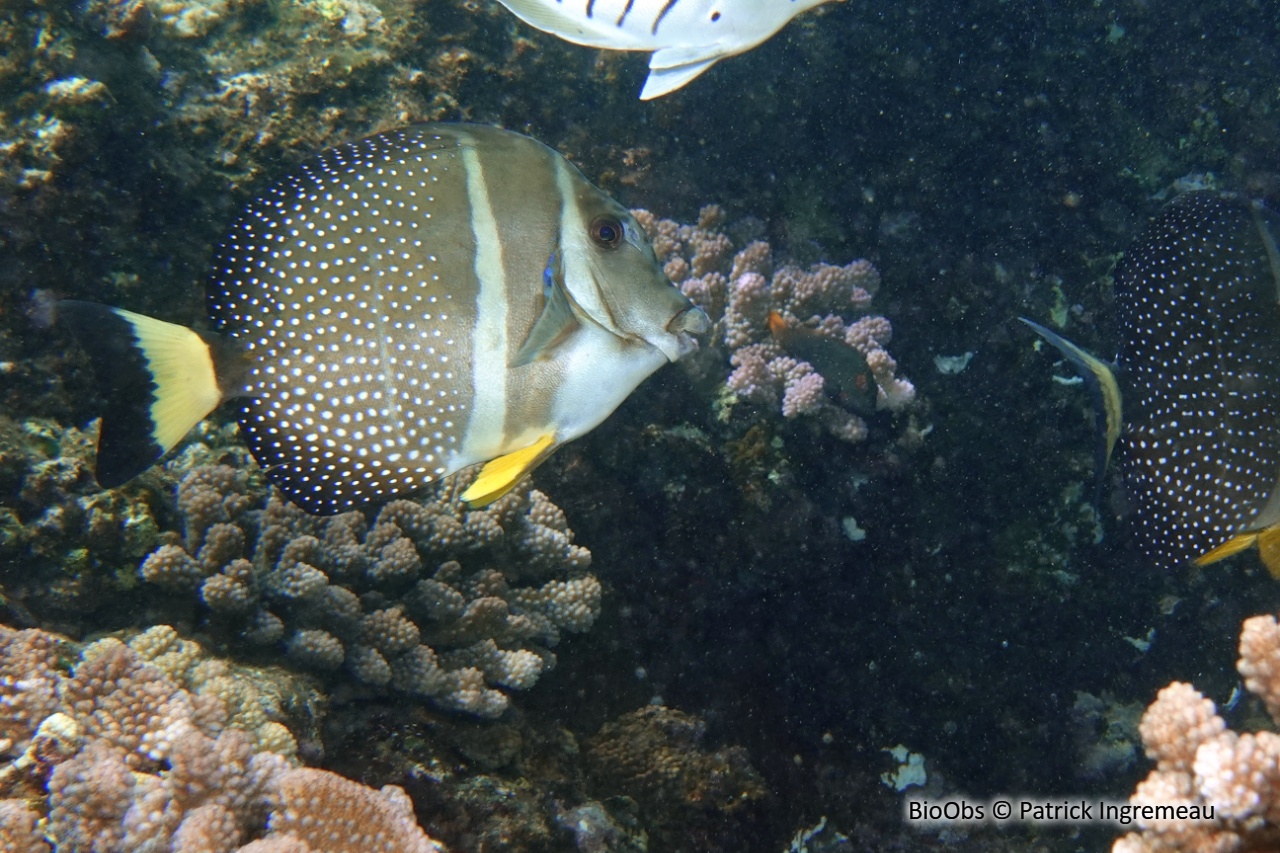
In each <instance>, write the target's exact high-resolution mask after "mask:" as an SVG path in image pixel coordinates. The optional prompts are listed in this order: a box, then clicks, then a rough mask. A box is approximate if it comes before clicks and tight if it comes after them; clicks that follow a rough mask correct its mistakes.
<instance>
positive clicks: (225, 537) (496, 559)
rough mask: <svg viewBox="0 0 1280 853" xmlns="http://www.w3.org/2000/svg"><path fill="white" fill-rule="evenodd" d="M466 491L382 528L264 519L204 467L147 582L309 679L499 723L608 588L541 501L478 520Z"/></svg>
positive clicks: (379, 524) (243, 488)
mask: <svg viewBox="0 0 1280 853" xmlns="http://www.w3.org/2000/svg"><path fill="white" fill-rule="evenodd" d="M465 486H466V482H465V479H457V478H455V481H454V482H451V483H449V484H446V485H442V486H439V487H438V488H437V489H436V491H435V492H434V493H431V494H429V495H428V496H427V497H425V498H424V499H422V500H418V501H408V500H398V501H393V502H391V503H389V504H387V505H386V506H385V507H383V508H382V510H381V511H380V512H379V513H378V515H377V517H376V518H375V519H374V520H373V522H372V524H370V523H368V522H367V521H366V519H365V517H364V516H363V515H361V514H360V513H354V512H353V513H347V514H344V515H339V516H335V517H333V518H328V519H320V518H315V517H312V516H308V515H306V514H305V513H303V512H302V511H301V510H299V509H298V508H296V507H294V506H291V505H289V504H286V503H284V502H283V501H281V500H280V499H279V498H277V497H272V498H270V499H269V500H267V501H266V503H265V506H263V505H262V498H261V495H260V494H256V493H253V492H252V491H251V490H250V488H249V485H248V479H247V477H246V476H245V475H244V473H243V472H239V471H236V470H233V469H231V468H228V467H225V466H207V467H199V468H196V469H193V470H192V471H191V472H190V473H189V474H188V475H187V477H186V478H185V479H184V480H183V482H182V485H181V486H180V488H179V491H178V505H179V509H180V511H181V513H182V515H183V517H184V519H185V535H184V536H183V537H182V538H181V539H179V538H178V537H176V536H175V537H170V538H169V541H167V542H166V543H165V544H164V545H162V546H161V547H160V548H158V549H157V550H156V551H154V552H153V553H152V554H151V555H150V556H148V557H147V558H146V560H144V561H143V563H142V567H141V572H142V576H143V577H144V578H145V579H146V580H147V581H149V582H151V583H153V584H157V585H160V586H163V587H166V588H169V589H172V590H177V591H183V590H185V591H189V592H192V593H193V594H198V595H199V596H200V597H201V598H202V600H203V602H204V604H205V605H207V607H208V608H209V610H210V611H211V615H212V617H213V620H214V621H215V622H216V623H217V624H219V625H221V626H223V627H227V628H232V629H235V630H237V631H238V632H239V633H240V635H241V636H243V637H245V638H247V639H249V640H251V641H253V642H255V643H257V644H260V645H274V644H277V643H280V644H283V647H284V648H285V649H286V650H287V654H288V656H289V658H290V659H292V660H293V661H294V662H296V663H298V664H300V665H302V666H305V667H308V668H310V669H313V670H317V671H322V672H323V671H334V670H339V669H343V668H345V670H346V671H347V672H348V673H350V674H351V675H352V676H354V677H355V678H356V679H357V680H358V681H360V682H362V683H364V684H366V685H370V686H373V687H383V686H386V687H390V688H393V689H396V690H400V691H403V692H407V693H410V694H413V695H418V696H426V697H430V698H431V699H433V700H434V701H435V702H436V703H438V704H439V705H441V706H442V707H445V708H450V709H455V710H462V711H467V712H469V713H473V714H477V715H479V716H482V717H496V716H498V715H499V714H501V713H502V712H503V711H504V710H505V709H506V707H507V704H508V698H507V696H506V694H505V693H504V692H503V691H504V690H511V689H517V690H518V689H524V688H528V687H531V686H532V685H533V684H534V682H536V681H537V679H538V676H539V675H541V674H542V672H544V671H545V670H546V669H547V668H548V667H550V666H552V665H554V662H555V657H554V655H553V654H552V653H551V651H550V649H551V647H553V646H555V645H556V644H557V643H558V642H559V639H560V634H561V632H562V631H585V630H586V629H588V628H589V627H590V626H591V624H592V623H593V622H594V621H595V619H596V617H597V616H598V615H599V611H600V584H599V582H598V581H597V580H596V579H595V577H594V576H593V575H591V574H590V573H588V572H587V571H586V570H587V567H588V566H589V565H590V560H591V555H590V553H589V552H588V551H587V550H586V549H585V548H582V547H579V546H577V545H574V544H573V541H572V539H573V534H572V531H570V530H569V527H568V524H567V522H566V520H565V517H564V514H563V513H562V512H561V511H560V509H559V508H558V507H556V506H555V505H554V504H552V503H551V502H550V501H549V500H548V499H547V497H546V496H545V495H543V494H542V493H541V492H538V491H537V490H534V489H529V488H524V489H518V490H516V491H515V492H512V493H511V494H509V495H507V496H505V497H503V498H501V499H500V500H498V501H497V502H495V503H494V504H492V505H490V506H489V507H487V508H486V509H483V510H467V509H466V508H465V506H464V505H463V504H462V503H461V502H460V501H459V500H458V497H457V495H458V493H459V491H460V490H461V489H462V488H465Z"/></svg>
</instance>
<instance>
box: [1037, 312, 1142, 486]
mask: <svg viewBox="0 0 1280 853" xmlns="http://www.w3.org/2000/svg"><path fill="white" fill-rule="evenodd" d="M1018 319H1019V320H1021V321H1022V322H1023V323H1026V324H1027V325H1028V326H1030V327H1031V328H1032V329H1034V330H1035V332H1036V334H1038V335H1039V336H1040V337H1042V338H1044V339H1045V340H1046V341H1048V342H1049V343H1050V344H1053V346H1054V348H1055V349H1057V350H1058V352H1060V353H1062V355H1063V357H1064V358H1066V360H1067V361H1069V362H1071V364H1072V366H1073V367H1075V369H1076V371H1077V372H1078V373H1079V374H1080V376H1081V378H1082V379H1084V383H1085V386H1086V387H1087V388H1088V389H1089V394H1090V395H1091V396H1092V397H1093V404H1094V410H1095V411H1096V413H1097V430H1096V431H1097V447H1096V449H1095V451H1094V464H1095V466H1096V469H1097V471H1096V473H1097V481H1098V487H1099V490H1100V489H1101V485H1102V478H1103V475H1104V474H1105V473H1106V470H1107V465H1108V464H1109V463H1110V462H1111V454H1112V452H1113V451H1114V450H1115V448H1116V440H1117V439H1119V438H1120V429H1121V425H1122V424H1123V423H1124V421H1123V413H1122V411H1121V400H1120V384H1119V383H1118V382H1116V375H1115V372H1114V371H1113V370H1112V368H1111V365H1109V364H1107V363H1106V362H1105V361H1103V360H1102V359H1100V358H1098V357H1097V356H1094V355H1091V354H1090V353H1087V352H1085V351H1084V350H1082V349H1080V347H1078V346H1076V345H1075V344H1073V343H1071V341H1069V340H1067V339H1066V338H1064V337H1062V336H1061V335H1059V334H1057V333H1056V332H1052V331H1050V330H1049V329H1046V328H1045V327H1044V326H1041V325H1040V324H1039V323H1034V322H1032V321H1031V320H1028V319H1027V318H1026V317H1019V318H1018Z"/></svg>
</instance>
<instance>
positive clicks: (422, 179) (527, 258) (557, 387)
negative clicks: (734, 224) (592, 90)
mask: <svg viewBox="0 0 1280 853" xmlns="http://www.w3.org/2000/svg"><path fill="white" fill-rule="evenodd" d="M602 216H603V217H605V219H606V220H607V221H608V222H613V223H616V224H617V230H618V233H619V235H621V234H622V233H623V232H625V233H626V236H627V240H620V245H618V246H609V247H606V248H604V249H602V248H601V247H600V246H597V245H594V244H593V243H592V242H591V240H590V239H589V234H588V232H589V231H590V229H591V228H594V227H595V225H594V224H593V223H595V222H596V221H599V219H600V217H602ZM609 233H612V232H609ZM640 233H641V232H640V229H639V227H638V225H635V223H634V221H633V220H632V219H631V217H630V215H629V214H627V213H626V211H625V210H623V209H622V208H621V206H619V205H618V204H617V203H616V202H614V201H613V200H612V199H610V198H608V197H607V196H605V195H604V194H603V193H601V192H600V191H599V190H597V189H596V188H595V187H593V186H591V184H589V183H588V182H587V181H586V179H585V178H583V177H582V175H581V174H580V173H579V172H578V171H577V170H576V169H575V168H574V167H572V166H571V165H569V163H568V162H567V161H565V160H564V158H562V157H560V156H559V155H558V154H556V153H555V152H554V151H552V150H551V149H548V148H546V147H545V146H543V145H541V144H540V143H538V142H536V141H534V140H532V139H529V138H528V137H524V136H520V135H518V134H513V133H508V132H506V131H501V130H497V129H494V128H483V127H478V126H469V125H424V126H420V127H415V128H409V129H406V130H404V131H398V132H392V133H386V134H381V135H378V136H374V137H370V138H368V139H364V140H361V141H359V142H355V143H352V144H349V145H344V146H340V147H338V148H334V149H331V150H329V151H326V152H324V153H323V154H321V155H320V156H318V157H317V158H315V159H314V160H312V161H310V162H308V163H307V164H305V165H303V166H302V167H300V168H299V169H298V170H297V171H296V172H295V173H294V174H292V175H291V176H289V177H288V178H287V179H285V180H284V181H282V182H280V183H279V184H277V185H276V186H274V187H273V188H272V189H270V190H269V191H268V192H267V193H265V194H264V195H263V196H262V197H261V198H260V199H259V200H258V201H257V202H256V203H254V204H253V205H252V206H251V207H250V208H249V210H248V211H247V212H246V213H245V215H244V216H243V217H242V218H241V219H240V221H239V222H238V223H237V224H236V226H235V227H234V229H233V230H232V233H231V235H230V237H229V238H228V240H227V241H226V243H225V245H224V246H223V248H222V252H221V255H220V258H219V261H218V263H217V265H216V266H215V270H214V280H213V282H212V284H211V287H210V293H209V307H210V313H211V315H212V316H213V317H214V319H215V320H216V321H217V322H218V323H219V324H220V327H221V330H222V331H224V332H226V333H228V334H229V335H230V336H231V337H232V338H233V339H235V340H236V341H239V342H243V344H244V346H245V347H247V349H248V351H249V367H248V372H247V375H246V377H245V379H244V383H243V387H241V388H239V389H236V390H235V393H234V394H232V395H231V396H244V397H247V398H248V402H247V403H246V404H245V406H244V409H243V410H242V414H241V419H240V420H241V425H242V427H243V429H244V432H245V435H246V437H247V439H248V442H249V444H250V448H251V449H252V451H253V453H254V456H255V457H256V458H257V459H258V460H259V462H261V463H262V464H263V465H264V467H266V468H267V470H268V471H269V473H270V474H271V476H272V478H273V479H274V480H275V481H276V482H277V484H278V485H280V486H281V488H282V489H283V490H284V491H285V492H286V493H287V494H288V495H289V497H290V498H291V499H293V500H294V501H296V502H298V503H299V504H301V505H302V506H303V507H304V508H306V509H308V510H309V511H311V512H317V513H333V512H340V511H343V510H345V509H348V508H350V507H353V506H358V505H361V504H364V503H369V502H373V501H380V500H387V499H389V498H392V497H395V496H397V495H401V494H406V493H409V492H412V491H414V490H416V489H418V488H420V487H422V486H423V485H425V484H426V483H429V482H431V481H432V480H435V479H437V478H439V477H442V476H445V475H448V474H451V473H453V472H454V471H457V470H459V469H460V468H463V467H466V466H468V465H472V464H475V463H478V462H484V461H488V460H490V459H493V458H495V457H496V456H500V455H503V454H506V453H510V452H512V451H514V450H517V449H519V448H521V447H525V446H529V445H531V444H533V443H534V442H535V440H536V439H537V438H538V437H539V436H543V435H552V436H553V439H554V444H553V446H558V445H559V444H561V443H563V442H564V441H568V440H571V439H572V438H575V437H577V436H578V435H581V434H582V433H584V432H586V431H587V430H589V429H591V428H593V427H594V426H595V425H596V424H598V423H599V422H600V421H601V420H603V419H604V417H606V416H607V415H608V414H609V412H611V411H612V410H613V408H614V407H616V406H617V405H618V403H620V402H621V400H622V399H624V398H625V397H626V396H627V395H628V394H629V393H630V392H631V390H632V389H634V388H635V386H636V385H637V384H639V382H640V381H641V380H643V379H644V377H645V376H647V375H649V373H652V372H653V370H655V369H657V367H658V366H660V365H661V364H665V363H666V362H667V361H668V360H670V359H673V358H676V357H679V355H681V354H683V353H684V352H687V351H688V350H689V349H690V348H691V347H692V346H693V344H692V343H691V341H690V340H689V339H688V334H687V332H688V331H689V330H693V331H697V330H698V329H699V328H700V326H701V321H700V317H698V316H694V315H690V314H688V310H689V309H690V308H691V305H690V303H689V302H688V300H687V299H685V298H684V297H683V296H682V295H680V293H679V291H678V290H676V289H675V288H674V287H672V286H671V284H670V282H669V281H667V279H666V277H665V276H663V275H662V273H661V269H660V267H659V266H658V263H657V260H656V258H655V257H654V255H653V250H652V248H651V247H650V246H649V244H648V242H647V241H646V240H643V238H640V237H636V236H635V235H639V234H640ZM552 259H559V260H558V261H557V264H558V265H559V266H557V269H559V268H560V267H563V279H564V281H563V283H561V284H560V285H558V286H562V287H563V288H564V289H565V290H566V291H567V297H566V298H567V299H568V301H569V303H571V304H572V306H573V308H574V311H573V314H572V315H571V316H569V317H568V319H569V321H570V322H569V324H568V325H567V326H566V331H565V334H564V335H562V336H560V337H558V338H556V339H555V341H554V343H555V347H554V349H549V350H548V351H547V352H539V353H536V355H537V358H533V359H526V360H525V361H528V362H529V363H521V360H520V359H517V358H516V354H517V351H519V350H520V347H521V346H522V344H524V343H525V341H526V340H527V339H528V338H529V337H530V330H531V329H532V328H533V327H534V324H535V322H537V321H538V320H539V318H540V315H541V314H542V313H543V312H544V310H545V309H546V306H547V303H548V297H547V296H546V294H545V289H546V288H547V287H549V285H548V284H547V281H548V277H549V276H550V268H549V263H550V262H551V260H552ZM596 305H604V306H605V307H606V308H607V309H608V310H607V311H596V312H595V314H592V309H593V306H596ZM694 310H696V309H694ZM600 314H603V315H604V316H596V315H600ZM680 315H685V316H686V317H688V318H690V319H687V320H685V321H677V320H675V319H673V318H676V317H678V316H680ZM556 316H560V315H556ZM682 323H683V324H682ZM587 365H591V370H592V371H593V373H592V374H591V375H586V366H587Z"/></svg>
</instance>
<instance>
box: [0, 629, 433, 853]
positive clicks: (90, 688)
mask: <svg viewBox="0 0 1280 853" xmlns="http://www.w3.org/2000/svg"><path fill="white" fill-rule="evenodd" d="M144 636H145V635H144ZM173 640H174V637H173V636H172V632H171V629H168V630H167V631H161V632H159V633H158V634H152V635H151V636H150V637H149V638H148V639H147V640H145V641H143V642H142V643H140V645H142V646H151V647H153V648H154V647H157V646H158V647H159V648H161V649H168V650H169V651H168V652H165V654H170V655H176V656H177V657H182V656H183V654H184V653H192V654H194V655H195V656H196V657H198V656H199V654H198V650H197V651H194V652H193V650H191V649H183V648H181V647H178V648H176V649H175V648H174V645H175V644H174V642H173ZM67 648H69V647H68V646H67V645H66V644H64V643H63V641H61V640H59V639H58V638H56V637H54V636H53V635H50V634H46V633H44V632H42V631H38V630H26V631H13V630H11V629H8V628H3V627H0V703H2V705H0V707H3V708H4V711H5V715H4V718H3V727H2V729H0V735H2V736H3V737H4V738H5V743H6V748H5V750H4V754H5V755H7V756H9V757H10V758H11V760H10V762H9V764H8V765H7V766H6V767H4V768H3V770H2V771H0V794H3V793H13V792H14V790H13V789H14V788H16V787H19V786H25V787H26V788H27V790H28V792H29V793H28V799H30V798H33V797H34V794H33V793H30V792H32V791H40V790H47V800H45V801H44V802H43V803H42V805H43V807H44V810H45V811H47V815H46V823H45V825H44V826H43V827H42V828H41V827H39V826H38V821H39V819H40V817H41V812H40V811H37V810H35V809H33V808H31V806H30V804H29V802H28V801H27V800H26V799H24V798H19V797H14V798H11V799H6V800H0V842H2V846H3V849H4V850H6V851H9V850H12V851H19V853H28V851H29V853H37V851H38V853H47V851H49V850H50V847H49V845H48V844H47V843H46V841H45V837H46V836H47V837H48V838H49V839H50V840H52V841H53V842H54V845H55V847H56V849H57V850H59V851H62V853H81V851H84V852H85V853H88V851H92V853H126V852H127V853H137V851H158V850H183V851H210V853H212V851H225V853H233V851H236V850H249V851H257V853H264V851H284V850H287V851H294V852H295V853H308V851H326V853H348V851H376V853H392V851H395V853H400V852H401V851H411V853H432V851H437V850H438V849H439V848H438V846H437V845H436V844H435V842H433V841H431V840H430V839H429V838H427V836H426V835H425V834H424V833H423V832H422V830H421V829H420V828H419V827H418V825H417V823H416V821H415V820H414V818H413V809H412V807H411V806H410V804H409V801H408V797H407V796H406V795H405V793H404V792H403V791H402V790H400V789H399V788H395V787H394V786H388V787H387V788H384V789H383V790H382V791H380V792H379V791H374V790H372V789H370V788H367V787H365V786H363V785H360V784H358V783H356V782H351V781H348V780H346V779H343V778H341V777H339V776H337V775H335V774H333V773H329V772H327V771H323V770H311V769H305V768H292V767H291V759H290V758H288V757H286V756H283V755H279V754H277V753H274V752H271V751H268V750H264V749H257V748H255V746H254V742H253V739H252V738H251V737H250V735H249V734H247V733H246V732H245V731H244V730H243V729H241V728H237V727H235V725H234V724H233V722H234V721H233V720H229V719H228V716H227V709H226V707H225V706H224V704H223V702H222V700H221V699H219V698H218V696H217V695H216V693H214V692H202V693H189V692H187V691H186V690H184V689H182V688H181V687H180V686H178V684H177V683H175V682H174V681H173V680H171V679H170V678H169V677H168V676H167V675H166V674H165V672H164V671H162V670H161V669H160V668H159V667H157V666H155V665H152V664H150V663H147V662H146V661H145V660H144V659H143V657H142V655H140V654H139V653H138V652H137V651H135V650H134V649H132V648H130V647H129V646H127V645H125V644H123V643H120V642H118V641H104V642H100V643H97V644H94V645H92V646H89V647H88V648H86V649H85V651H84V653H83V655H82V656H81V658H80V660H79V662H78V663H77V664H76V665H75V666H74V668H73V670H72V672H71V673H70V674H67V673H66V672H64V671H63V669H62V667H61V665H60V658H59V654H58V652H59V651H65V650H66V649H67ZM174 659H176V658H172V659H171V662H172V660H174ZM54 709H56V710H54ZM255 838H256V839H258V840H251V839H255ZM246 842H248V843H246ZM241 845H245V846H243V847H242V846H241Z"/></svg>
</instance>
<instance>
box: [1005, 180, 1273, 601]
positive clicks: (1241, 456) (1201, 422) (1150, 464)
mask: <svg viewBox="0 0 1280 853" xmlns="http://www.w3.org/2000/svg"><path fill="white" fill-rule="evenodd" d="M1276 233H1277V228H1276V219H1275V217H1274V215H1273V214H1271V213H1270V212H1268V211H1267V210H1265V209H1264V208H1262V207H1261V206H1259V205H1257V204H1254V203H1251V202H1249V201H1248V200H1246V199H1243V198H1240V197H1238V196H1234V195H1227V194H1221V193H1212V192H1196V193H1188V194H1186V195H1183V196H1181V197H1179V198H1178V199H1176V200H1175V201H1173V202H1172V203H1170V204H1169V205H1168V206H1167V207H1166V208H1165V209H1164V210H1163V211H1162V212H1161V213H1160V215H1159V216H1157V217H1156V219H1155V221H1154V222H1152V224H1151V225H1150V227H1148V228H1147V230H1146V231H1145V232H1144V233H1143V234H1142V236H1140V237H1139V238H1138V239H1137V240H1136V241H1135V242H1134V244H1133V245H1132V246H1130V247H1129V249H1128V251H1126V252H1125V256H1124V258H1123V259H1122V260H1121V262H1120V263H1119V264H1118V265H1117V267H1116V271H1115V281H1116V291H1115V292H1116V305H1117V308H1118V310H1119V317H1120V330H1121V346H1120V352H1119V355H1118V357H1117V372H1116V374H1115V376H1114V377H1113V376H1112V375H1111V374H1110V371H1109V370H1106V366H1105V365H1102V363H1101V362H1099V361H1098V360H1097V359H1093V358H1092V356H1088V354H1087V353H1083V351H1081V350H1079V349H1078V348H1076V347H1074V346H1073V345H1070V344H1069V343H1067V342H1065V341H1062V340H1061V339H1060V338H1058V339H1057V340H1055V338H1057V336H1056V335H1052V333H1049V334H1047V335H1045V336H1046V338H1047V339H1048V340H1049V341H1050V343H1053V344H1054V345H1055V346H1058V347H1059V349H1062V350H1063V352H1064V353H1066V354H1067V355H1068V357H1069V358H1071V359H1072V360H1073V361H1076V362H1077V364H1079V363H1081V361H1086V362H1087V361H1088V360H1092V363H1088V364H1085V367H1086V370H1087V373H1091V374H1093V377H1094V378H1095V379H1102V380H1103V381H1104V382H1106V381H1111V382H1116V381H1117V380H1118V384H1117V385H1116V387H1117V388H1118V389H1119V390H1121V391H1123V403H1124V411H1123V424H1124V427H1123V434H1122V437H1121V444H1120V459H1121V466H1122V471H1123V478H1124V483H1125V487H1126V491H1127V492H1128V494H1129V499H1130V501H1131V503H1132V504H1133V507H1134V510H1133V515H1134V528H1135V532H1136V536H1137V539H1138V542H1139V545H1140V547H1141V549H1142V550H1143V552H1144V553H1146V554H1147V556H1148V557H1150V558H1151V559H1152V560H1153V561H1154V562H1155V563H1157V564H1159V565H1163V566H1173V565H1179V564H1185V563H1186V562H1188V561H1194V562H1196V563H1198V564H1201V565H1203V564H1206V563H1210V562H1213V561H1214V560H1217V559H1220V558H1221V557H1224V556H1226V555H1227V554H1230V553H1233V552H1235V551H1238V550H1241V549H1243V548H1246V547H1249V545H1251V544H1253V543H1255V542H1257V543H1259V544H1260V546H1261V549H1262V556H1263V559H1264V562H1266V563H1267V566H1268V568H1269V569H1270V570H1271V571H1272V573H1273V574H1276V575H1277V576H1280V548H1277V547H1276V546H1275V544H1273V543H1274V539H1275V538H1276V537H1277V536H1280V534H1277V530H1280V528H1278V527H1277V525H1280V488H1278V486H1280V255H1278V254H1277V251H1276V243H1275V234H1276ZM1030 325H1032V326H1033V327H1035V326H1034V324H1030ZM1035 328H1037V330H1038V331H1041V333H1042V334H1044V333H1045V332H1046V331H1047V330H1043V329H1040V328H1039V327H1035ZM1063 344H1066V345H1067V347H1070V348H1071V350H1074V353H1072V352H1069V351H1068V349H1066V348H1065V347H1064V346H1063ZM1100 367H1101V370H1100ZM1086 378H1089V377H1088V376H1086ZM1112 404H1113V405H1114V409H1115V411H1114V412H1111V413H1110V414H1111V419H1112V422H1113V423H1120V422H1121V412H1120V394H1119V393H1116V394H1115V396H1114V400H1113V401H1112Z"/></svg>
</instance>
